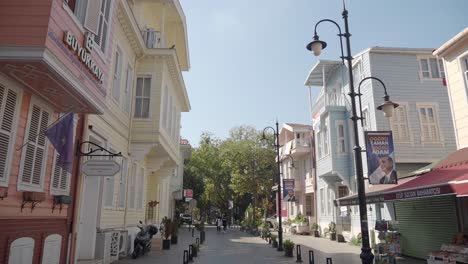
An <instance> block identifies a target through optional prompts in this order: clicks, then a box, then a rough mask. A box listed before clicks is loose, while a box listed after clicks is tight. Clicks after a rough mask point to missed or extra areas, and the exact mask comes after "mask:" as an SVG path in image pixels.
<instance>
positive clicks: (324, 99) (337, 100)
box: [312, 92, 346, 114]
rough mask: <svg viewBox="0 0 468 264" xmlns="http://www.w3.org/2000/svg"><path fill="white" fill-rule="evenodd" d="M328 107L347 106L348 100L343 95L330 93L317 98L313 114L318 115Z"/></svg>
mask: <svg viewBox="0 0 468 264" xmlns="http://www.w3.org/2000/svg"><path fill="white" fill-rule="evenodd" d="M326 106H346V98H345V95H344V94H342V93H334V92H328V93H325V94H322V96H320V97H318V98H317V101H315V103H314V106H313V107H312V114H316V113H318V112H319V111H320V109H322V108H324V107H326Z"/></svg>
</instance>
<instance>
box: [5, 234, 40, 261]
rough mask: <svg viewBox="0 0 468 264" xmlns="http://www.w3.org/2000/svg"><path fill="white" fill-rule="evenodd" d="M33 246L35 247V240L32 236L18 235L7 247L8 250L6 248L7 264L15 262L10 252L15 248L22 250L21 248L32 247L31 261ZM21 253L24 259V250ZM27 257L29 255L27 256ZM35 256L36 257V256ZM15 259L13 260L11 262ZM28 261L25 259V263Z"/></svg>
mask: <svg viewBox="0 0 468 264" xmlns="http://www.w3.org/2000/svg"><path fill="white" fill-rule="evenodd" d="M34 247H35V241H34V239H33V238H32V237H20V238H17V239H15V240H14V241H13V242H12V243H11V244H10V247H9V250H8V252H9V253H8V264H16V261H15V260H14V259H12V258H11V257H12V253H13V252H15V251H14V250H15V249H17V250H18V249H20V250H22V249H23V248H28V249H29V248H32V250H31V251H32V252H31V259H30V260H31V262H32V261H33V259H34ZM20 255H22V258H23V259H24V257H25V256H24V252H21V254H20ZM28 257H29V256H28ZM36 258H37V257H36ZM13 261H15V262H13ZM28 262H29V258H28V259H26V263H28Z"/></svg>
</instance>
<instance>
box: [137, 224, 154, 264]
mask: <svg viewBox="0 0 468 264" xmlns="http://www.w3.org/2000/svg"><path fill="white" fill-rule="evenodd" d="M138 228H140V232H138V234H137V235H136V237H135V240H134V241H133V253H132V258H133V259H136V258H138V257H139V256H143V255H145V254H146V253H148V252H149V251H150V250H151V239H152V238H153V236H154V235H156V234H157V233H158V228H157V227H155V226H154V225H143V222H141V221H140V224H139V225H138Z"/></svg>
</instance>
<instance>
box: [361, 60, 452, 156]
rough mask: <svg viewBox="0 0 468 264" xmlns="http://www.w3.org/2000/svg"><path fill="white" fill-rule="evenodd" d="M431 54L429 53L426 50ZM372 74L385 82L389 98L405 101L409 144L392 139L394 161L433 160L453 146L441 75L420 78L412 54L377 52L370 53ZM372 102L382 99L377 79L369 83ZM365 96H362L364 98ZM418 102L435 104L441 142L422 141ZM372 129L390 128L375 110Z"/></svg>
mask: <svg viewBox="0 0 468 264" xmlns="http://www.w3.org/2000/svg"><path fill="white" fill-rule="evenodd" d="M428 56H430V53H428ZM370 60H371V67H372V68H371V73H372V76H375V77H378V78H380V79H382V81H383V82H384V83H385V85H386V86H387V90H388V93H389V95H390V99H391V100H392V101H394V102H397V103H398V102H405V103H408V109H407V110H408V111H407V115H408V125H409V132H410V135H411V136H410V137H411V142H410V144H408V143H395V158H396V161H397V162H400V163H402V162H408V163H411V162H428V163H429V162H433V161H435V160H438V159H440V158H443V157H444V156H445V155H447V154H448V153H450V152H453V151H454V150H455V149H456V146H455V134H454V127H453V122H452V115H451V110H450V105H449V99H448V92H447V87H445V86H443V84H442V80H441V79H436V80H427V79H422V80H420V78H419V65H418V60H417V57H416V55H412V54H380V53H371V55H370ZM372 89H373V97H374V98H373V100H372V101H373V103H372V101H367V98H366V100H363V102H366V103H367V102H369V107H371V106H372V107H373V108H372V109H375V107H376V106H377V105H379V104H381V103H382V102H383V99H382V96H383V89H382V87H381V86H380V84H379V83H377V82H373V83H372ZM363 99H364V98H363ZM417 103H435V104H437V107H438V108H437V109H438V112H437V118H438V122H439V132H440V138H441V140H440V143H425V142H423V141H421V138H422V136H421V128H420V122H419V115H418V110H417V108H416V104H417ZM374 118H375V119H374V120H373V123H374V122H375V124H376V126H375V130H389V129H390V125H389V120H388V119H387V118H385V117H383V114H382V113H381V112H380V111H378V112H376V113H375V117H374Z"/></svg>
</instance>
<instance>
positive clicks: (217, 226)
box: [216, 215, 222, 233]
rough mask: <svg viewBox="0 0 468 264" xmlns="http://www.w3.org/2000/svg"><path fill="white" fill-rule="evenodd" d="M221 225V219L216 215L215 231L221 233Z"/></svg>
mask: <svg viewBox="0 0 468 264" xmlns="http://www.w3.org/2000/svg"><path fill="white" fill-rule="evenodd" d="M221 225H222V220H221V217H220V216H219V215H218V217H217V218H216V231H218V233H219V232H221Z"/></svg>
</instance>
